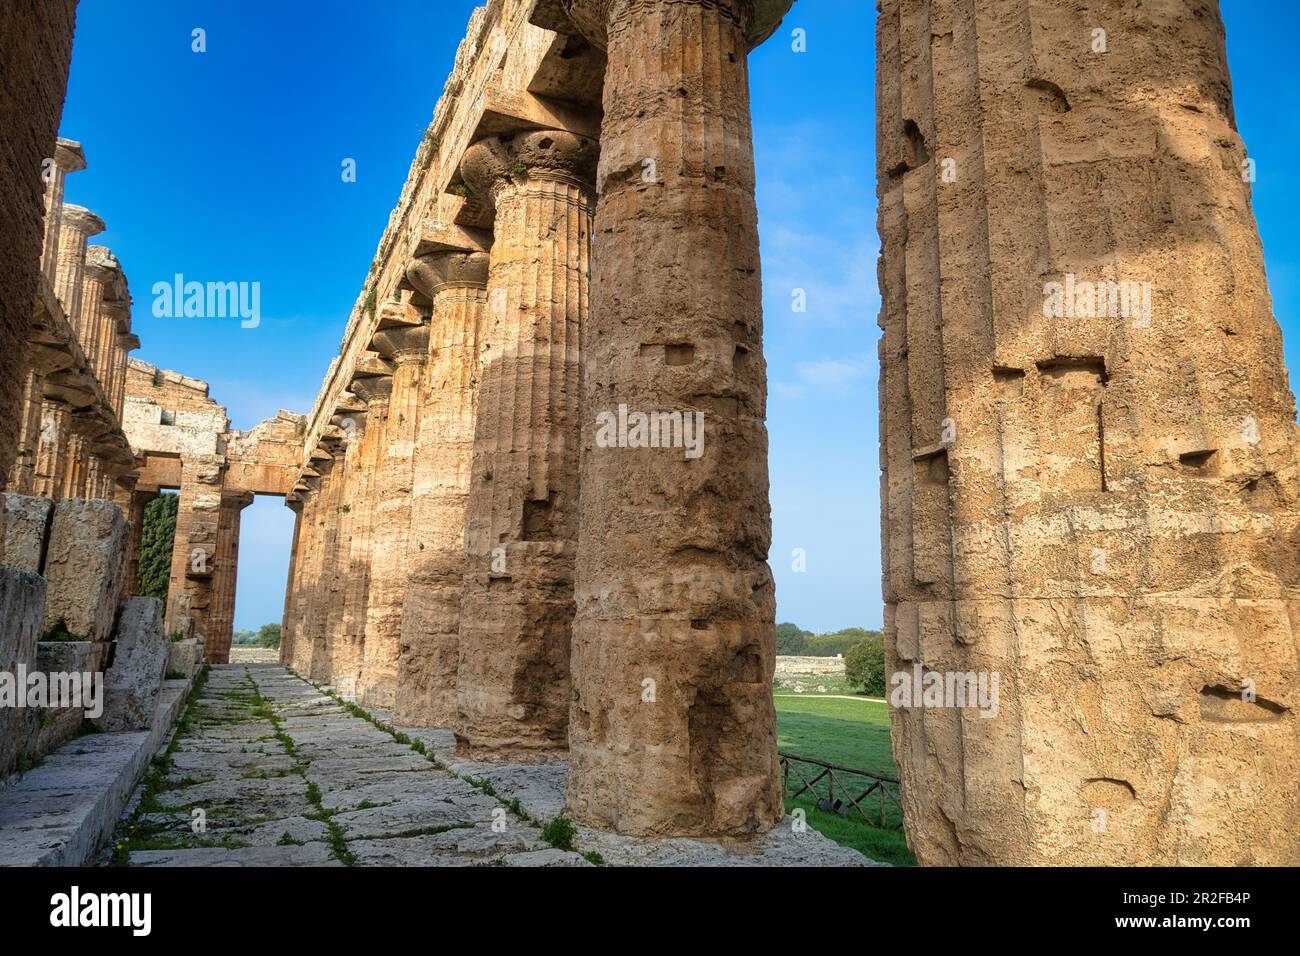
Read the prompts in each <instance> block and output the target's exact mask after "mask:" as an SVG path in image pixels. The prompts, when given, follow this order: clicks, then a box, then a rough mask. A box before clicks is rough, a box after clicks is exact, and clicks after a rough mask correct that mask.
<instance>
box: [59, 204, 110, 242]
mask: <svg viewBox="0 0 1300 956" xmlns="http://www.w3.org/2000/svg"><path fill="white" fill-rule="evenodd" d="M59 227H60V229H62V230H65V231H66V230H73V231H75V232H77V233H78V234H80V235H81V237H82V238H88V237H90V236H97V235H99V234H100V233H101V232H103V231H104V229H105V228H107V227H106V226H105V225H104V220H102V219H100V218H99V217H98V216H96V215H95V214H94V213H93V212H91V211H90V210H89V209H87V208H86V207H85V206H77V205H73V204H72V203H64V204H63V213H62V216H61V218H60V219H59Z"/></svg>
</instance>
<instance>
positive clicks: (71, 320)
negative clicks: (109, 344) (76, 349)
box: [54, 203, 104, 358]
mask: <svg viewBox="0 0 1300 956" xmlns="http://www.w3.org/2000/svg"><path fill="white" fill-rule="evenodd" d="M103 231H104V221H103V220H102V219H100V218H99V217H98V216H96V215H95V214H94V213H93V212H91V211H90V210H89V209H87V208H85V207H84V206H74V205H72V204H70V203H65V204H64V206H63V215H62V218H61V219H60V221H59V252H58V266H57V270H56V273H55V282H54V294H55V295H56V296H58V299H59V302H60V303H62V305H63V314H64V315H65V316H66V317H67V319H68V324H69V325H70V326H72V330H73V331H74V332H76V333H77V337H78V338H79V339H81V340H82V341H83V342H84V338H83V333H82V322H81V313H82V308H81V300H82V280H83V278H84V276H85V269H86V240H87V239H89V238H90V237H91V236H97V235H99V234H100V233H101V232H103ZM83 349H84V346H83ZM87 358H89V356H87Z"/></svg>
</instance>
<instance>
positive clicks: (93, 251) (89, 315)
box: [77, 246, 121, 395]
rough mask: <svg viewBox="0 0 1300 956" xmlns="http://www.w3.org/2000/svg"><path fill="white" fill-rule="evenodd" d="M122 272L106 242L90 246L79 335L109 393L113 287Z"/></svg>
mask: <svg viewBox="0 0 1300 956" xmlns="http://www.w3.org/2000/svg"><path fill="white" fill-rule="evenodd" d="M120 275H121V270H120V268H119V267H118V264H117V260H116V259H114V258H113V254H112V253H111V252H109V251H108V249H106V248H105V247H103V246H89V247H87V249H86V262H85V265H84V266H83V268H82V280H81V281H82V285H81V322H80V326H79V329H78V333H77V337H78V339H79V340H80V342H81V350H82V352H84V353H85V355H86V361H87V362H88V363H89V364H90V370H91V371H92V372H93V373H94V375H95V378H96V379H97V380H98V381H99V385H100V388H101V389H103V391H104V393H105V394H106V395H107V394H108V369H109V353H110V352H111V349H112V344H113V340H114V339H115V338H116V328H115V327H116V325H117V321H116V309H115V308H114V306H113V304H112V299H113V297H114V293H113V287H114V285H115V284H116V283H117V281H118V277H119V276H120Z"/></svg>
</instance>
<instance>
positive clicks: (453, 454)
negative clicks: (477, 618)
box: [395, 252, 488, 727]
mask: <svg viewBox="0 0 1300 956" xmlns="http://www.w3.org/2000/svg"><path fill="white" fill-rule="evenodd" d="M487 273H488V257H487V255H486V254H484V253H466V252H440V253H434V254H432V255H428V256H423V257H421V258H420V259H417V260H414V261H412V263H411V265H410V267H409V268H408V269H407V277H408V279H409V280H410V282H411V284H412V285H413V286H415V288H416V289H417V290H419V291H420V292H422V293H423V294H424V295H425V296H427V297H428V298H429V299H430V300H431V301H432V303H433V310H432V320H431V323H430V337H429V354H428V359H427V362H426V365H425V370H424V376H423V380H422V382H421V396H420V414H419V421H418V425H417V432H416V440H415V476H414V483H413V485H412V488H411V530H410V537H409V540H408V542H407V548H406V553H407V561H408V568H409V582H408V585H407V589H406V600H405V603H404V605H403V609H402V643H401V651H400V653H399V655H398V661H399V667H398V674H397V704H396V716H395V719H396V720H397V722H398V723H399V724H401V725H402V726H410V727H451V726H453V725H454V723H455V720H456V707H457V702H456V671H457V668H458V667H459V663H460V659H459V650H458V648H459V644H460V639H459V628H460V599H461V589H462V586H463V583H464V577H465V505H466V500H467V497H468V494H469V486H470V464H471V461H472V458H473V451H474V407H475V397H476V395H477V392H478V376H479V364H478V333H479V326H480V324H481V322H482V320H483V314H484V308H485V306H486V303H487Z"/></svg>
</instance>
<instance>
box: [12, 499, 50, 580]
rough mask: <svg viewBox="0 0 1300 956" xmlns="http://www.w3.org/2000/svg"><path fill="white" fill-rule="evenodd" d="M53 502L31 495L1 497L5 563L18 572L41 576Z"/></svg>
mask: <svg viewBox="0 0 1300 956" xmlns="http://www.w3.org/2000/svg"><path fill="white" fill-rule="evenodd" d="M53 513H54V502H52V501H51V500H50V499H49V498H36V497H33V496H31V495H15V494H6V495H5V497H4V538H5V541H4V544H5V549H4V563H5V564H7V565H9V566H10V567H12V568H17V569H18V570H20V571H30V572H31V573H32V574H40V573H41V572H42V570H43V568H44V565H45V546H46V542H47V541H48V540H49V533H50V518H51V516H52V515H53Z"/></svg>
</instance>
